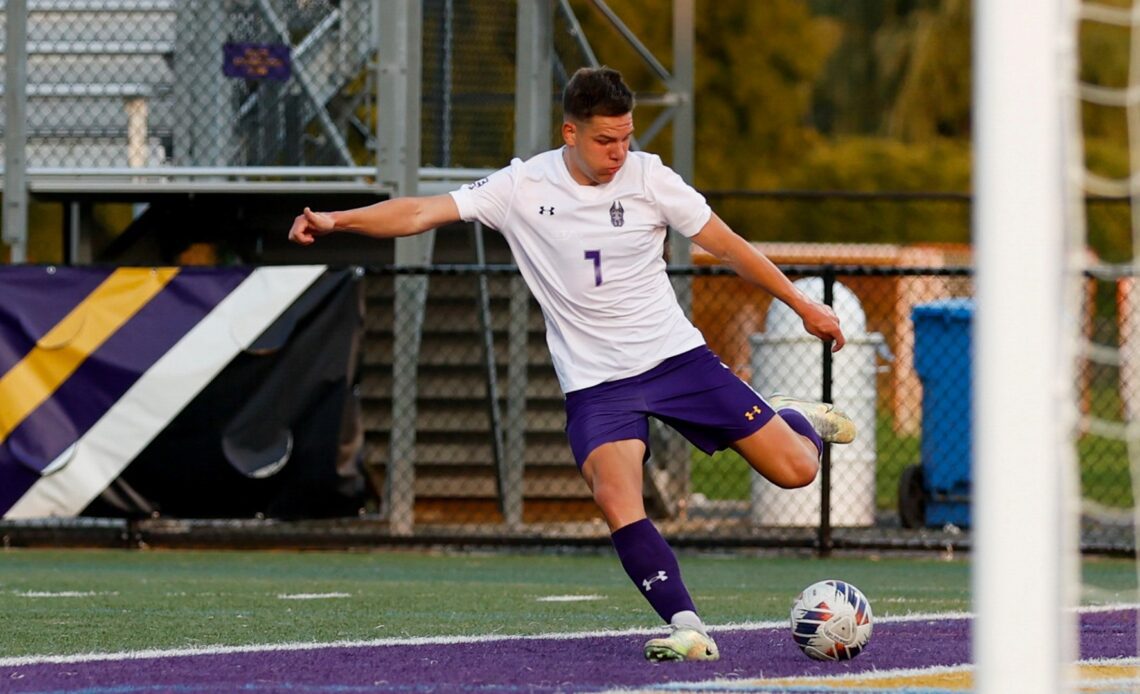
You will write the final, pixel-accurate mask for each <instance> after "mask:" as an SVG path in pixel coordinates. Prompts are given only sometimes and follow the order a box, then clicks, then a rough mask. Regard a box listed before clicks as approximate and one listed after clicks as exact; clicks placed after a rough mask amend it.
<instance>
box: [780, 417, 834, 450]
mask: <svg viewBox="0 0 1140 694" xmlns="http://www.w3.org/2000/svg"><path fill="white" fill-rule="evenodd" d="M777 414H778V415H780V416H781V417H783V419H784V421H785V422H787V423H788V426H790V427H791V428H792V431H794V432H796V433H797V434H799V435H800V436H806V437H808V438H809V439H811V442H812V443H813V444H815V450H817V451H819V453H818V454H817V457H818V456H822V455H823V439H821V438H819V434H818V433H817V432H816V430H815V427H813V426H812V425H811V422H809V421H808V418H807V417H805V416H803V414H802V413H801V412H799V411H798V410H793V409H792V408H790V407H785V408H784V409H782V410H780V411H779V412H777Z"/></svg>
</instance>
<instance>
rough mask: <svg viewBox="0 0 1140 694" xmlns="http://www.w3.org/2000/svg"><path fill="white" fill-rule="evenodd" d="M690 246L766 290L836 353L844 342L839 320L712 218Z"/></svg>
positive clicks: (756, 251)
mask: <svg viewBox="0 0 1140 694" xmlns="http://www.w3.org/2000/svg"><path fill="white" fill-rule="evenodd" d="M693 243H695V244H697V245H698V246H700V247H701V248H703V249H705V250H706V251H708V252H709V253H712V254H713V255H714V256H716V257H717V258H719V259H720V260H721V262H723V263H725V264H726V265H728V266H729V267H731V268H732V269H733V270H734V271H735V272H736V274H738V275H740V276H741V277H743V278H744V279H746V280H748V281H749V282H751V283H753V284H755V285H757V286H759V287H761V288H762V289H764V290H766V291H767V292H768V293H769V294H771V295H772V296H774V297H776V298H777V299H779V300H780V301H783V302H784V303H785V304H787V305H788V306H790V307H791V308H792V310H793V311H795V312H796V313H797V314H798V315H799V317H800V319H801V320H803V323H804V330H807V331H808V332H809V333H810V334H812V335H814V336H816V337H818V338H819V339H821V340H824V341H829V340H830V341H832V342H833V344H832V348H831V349H832V351H836V352H837V351H839V350H840V349H841V348H842V347H843V345H844V343H845V342H846V339H845V338H844V337H843V330H842V329H841V328H840V327H839V318H838V317H836V315H835V312H834V311H832V310H831V307H830V306H827V305H826V304H821V303H819V302H818V301H813V300H812V299H810V298H808V297H807V296H806V295H805V294H804V293H803V292H801V291H800V290H799V289H798V288H797V287H796V286H795V285H794V284H792V281H791V280H789V279H788V276H787V275H785V274H784V273H783V272H781V271H780V268H778V267H776V264H775V263H773V262H772V261H771V260H769V259H768V256H766V255H764V254H763V253H761V252H760V251H759V250H757V249H756V247H755V246H753V245H752V244H750V243H748V242H747V241H745V240H744V239H743V238H741V237H740V235H738V234H737V233H736V232H735V231H733V230H732V229H730V228H729V226H728V225H727V224H725V223H724V220H722V219H721V218H720V217H718V216H716V215H715V214H714V215H713V216H712V217H711V218H709V221H708V222H707V223H706V224H705V225H704V227H702V228H701V230H700V232H698V233H697V235H696V236H693Z"/></svg>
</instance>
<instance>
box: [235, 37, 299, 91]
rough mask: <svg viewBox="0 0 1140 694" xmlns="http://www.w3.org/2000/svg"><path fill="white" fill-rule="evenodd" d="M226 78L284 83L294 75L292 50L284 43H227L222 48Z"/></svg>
mask: <svg viewBox="0 0 1140 694" xmlns="http://www.w3.org/2000/svg"><path fill="white" fill-rule="evenodd" d="M222 53H223V56H224V58H223V61H222V72H223V74H225V76H226V77H238V78H241V79H247V80H278V81H280V82H284V81H285V80H287V79H289V76H290V75H292V73H293V61H292V57H291V56H290V49H289V46H288V45H287V44H283V43H227V44H224V45H223V46H222Z"/></svg>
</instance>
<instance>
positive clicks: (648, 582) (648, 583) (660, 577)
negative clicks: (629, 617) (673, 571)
mask: <svg viewBox="0 0 1140 694" xmlns="http://www.w3.org/2000/svg"><path fill="white" fill-rule="evenodd" d="M668 580H669V575H668V574H666V573H665V572H664V571H658V572H657V575H656V576H650V577H649V578H647V579H645V580H644V581H642V582H641V585H642V586H644V587H645V592H646V593H648V592H649V591H651V590H653V584H654V583H656V582H658V581H668Z"/></svg>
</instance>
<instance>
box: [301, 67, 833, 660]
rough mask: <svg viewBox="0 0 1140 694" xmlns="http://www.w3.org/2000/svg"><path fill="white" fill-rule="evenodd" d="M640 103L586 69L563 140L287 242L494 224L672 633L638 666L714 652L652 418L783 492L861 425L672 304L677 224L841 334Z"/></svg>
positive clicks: (578, 456)
mask: <svg viewBox="0 0 1140 694" xmlns="http://www.w3.org/2000/svg"><path fill="white" fill-rule="evenodd" d="M633 101H634V100H633V94H632V93H631V92H630V90H629V88H628V87H627V86H626V85H625V83H624V82H623V80H622V77H621V75H620V74H619V73H618V72H617V71H615V70H612V69H610V68H606V67H601V68H582V69H580V70H578V71H577V72H576V73H574V75H573V76H572V77H571V79H570V81H569V82H568V83H567V85H566V88H565V90H564V92H563V96H562V106H563V123H562V139H563V143H564V144H563V146H562V147H560V148H558V149H554V150H551V151H549V152H544V153H542V154H538V155H536V156H534V157H532V158H530V159H529V160H527V161H521V160H519V159H515V160H513V161H512V162H511V163H510V165H509V166H507V167H506V168H503V169H501V170H499V171H497V172H495V173H494V174H492V175H490V176H488V177H487V178H485V179H483V180H481V181H477V182H475V183H471V184H468V185H465V186H463V187H462V188H460V189H459V190H456V191H453V192H451V193H448V194H444V195H435V196H423V197H405V198H393V199H391V200H386V201H384V202H380V203H377V204H374V205H369V206H366V207H359V208H355V209H349V210H342V211H337V212H314V211H312V210H310V209H309V208H307V207H306V208H305V209H304V211H303V212H302V213H301V214H300V215H298V216H297V218H296V219H295V220H294V222H293V226H292V228H291V229H290V230H289V238H290V240H292V241H294V242H296V243H299V244H303V245H305V244H311V243H313V242H314V240H316V239H317V238H318V237H320V236H323V235H325V234H328V233H331V232H334V231H348V232H355V233H359V234H366V235H368V236H373V237H378V238H390V237H396V236H409V235H412V234H419V233H422V232H424V231H427V230H429V229H434V228H436V227H439V226H443V225H446V224H450V223H454V222H457V221H459V220H464V221H474V220H479V221H480V222H482V223H483V224H486V225H487V226H489V227H492V228H494V229H498V230H499V232H500V233H502V234H503V236H504V237H505V238H506V240H507V242H508V243H509V244H510V248H511V252H512V253H513V255H514V259H515V262H516V263H517V264H518V267H519V271H520V272H521V273H522V276H523V278H524V279H525V280H526V283H527V285H528V286H529V287H530V290H531V292H532V293H533V294H534V296H535V298H536V299H537V300H538V303H539V305H540V306H541V307H542V313H543V316H544V318H545V320H546V339H547V345H548V346H549V348H550V355H551V358H552V359H553V362H554V369H555V372H556V373H557V375H558V381H559V384H560V386H561V388H562V391H563V393H564V394H565V397H566V433H567V437H568V438H569V440H570V448H571V450H572V452H573V455H574V460H575V461H576V462H577V464H578V466H579V469H580V470H581V473H582V476H583V477H584V478H585V481H586V484H587V485H588V486H589V488H590V490H591V492H592V493H593V497H594V500H595V501H596V502H597V504H598V507H599V508H600V509H601V512H602V514H603V515H604V516H605V520H606V522H607V524H608V525H609V529H610V533H611V538H612V541H613V546H614V549H615V550H616V552H617V555H618V558H619V559H620V561H621V564H622V566H623V567H624V568H625V570H626V573H628V574H629V577H630V579H632V581H633V583H634V585H636V586H637V588H638V590H640V591H641V594H642V595H643V596H644V597H645V599H646V600H648V601H649V603H650V605H652V607H653V609H654V610H656V612H657V614H659V615H660V616H661V618H662V619H663V620H664V621H665V622H666V623H667V624H668V625H669V626H670V627H671V631H670V633H669V634H668V635H667V636H664V637H662V638H654V639H651V640H650V641H649V642H648V643H646V644H645V657H646V658H648V659H650V660H715V659H717V658H718V657H719V653H718V650H717V646H716V643H715V642H714V641H713V639H712V638H711V637H710V636H709V635H708V632H707V631H706V629H705V625H704V624H703V623H702V621H701V619H700V618H699V617H698V616H697V610H696V607H695V606H694V604H693V600H692V598H691V597H690V595H689V591H688V590H687V589H686V587H685V584H684V582H683V581H682V580H681V572H680V569H679V567H678V564H677V559H676V556H675V555H674V553H673V551H672V549H671V548H670V547H669V545H668V544H667V543H666V542H665V540H664V538H662V536H661V534H660V533H659V532H658V531H657V529H656V527H655V526H654V525H653V523H652V521H650V520H649V519H648V517H647V516H646V513H645V505H644V500H643V498H642V475H643V464H644V462H645V461H646V460H647V459H648V458H649V428H648V417H649V416H653V417H656V418H658V419H660V420H661V421H663V422H665V423H667V424H669V425H670V426H672V427H673V428H674V429H676V430H677V431H679V432H680V433H681V434H682V435H684V436H685V437H686V438H687V439H688V440H689V441H691V442H692V443H693V444H694V445H696V446H697V447H698V448H700V449H701V450H703V451H705V452H706V453H712V452H713V451H716V450H720V449H724V448H732V449H734V450H735V451H737V452H738V453H739V454H740V455H741V456H742V457H744V458H745V459H746V460H747V461H748V462H749V464H751V465H752V467H753V468H755V469H756V471H757V472H759V473H760V474H761V475H763V476H764V477H766V478H767V479H768V480H770V481H772V482H773V483H775V484H777V485H779V486H781V487H786V488H794V487H801V486H804V485H807V484H809V483H811V481H812V480H813V479H815V476H816V472H817V470H818V468H819V458H820V454H821V452H822V449H823V442H824V441H832V442H837V443H845V442H848V441H851V440H852V439H853V438H854V435H855V427H854V424H853V423H852V422H851V420H850V419H848V418H847V417H846V416H844V415H843V414H842V413H840V412H838V411H836V410H835V409H834V408H832V407H831V406H830V405H827V404H824V403H816V402H807V401H800V400H792V399H790V398H779V397H773V398H770V399H765V398H763V397H761V396H760V395H759V394H758V393H756V391H754V390H753V389H752V388H751V387H749V386H748V385H747V384H746V383H744V382H743V381H742V380H741V379H740V378H739V377H737V376H736V375H735V374H734V373H732V371H730V370H729V369H728V367H726V366H725V365H724V364H723V363H721V361H720V359H719V358H718V357H717V356H716V355H715V354H713V352H712V351H711V350H710V349H709V348H708V346H707V345H706V343H705V340H704V337H703V336H702V335H701V333H700V331H699V330H697V328H696V327H694V326H693V324H692V323H691V322H689V320H688V319H687V318H686V317H685V314H684V312H683V311H682V310H681V308H680V306H679V304H678V303H677V300H676V295H675V294H674V292H673V288H672V286H671V285H670V283H669V279H668V276H667V274H666V271H665V270H666V264H665V260H664V258H663V257H662V250H663V248H664V240H665V236H666V228H667V227H673V228H674V229H676V230H677V231H678V232H679V233H681V234H683V235H685V236H687V237H689V238H690V239H691V240H692V242H693V243H696V244H697V245H698V246H700V247H701V248H703V249H705V250H706V251H708V252H710V253H712V254H713V255H715V256H716V257H718V258H720V259H721V260H722V261H723V262H725V263H726V264H728V265H729V266H730V267H732V268H733V270H734V271H735V272H736V273H737V274H739V275H740V276H741V277H743V278H745V279H746V280H748V281H750V282H753V283H755V284H756V285H758V286H760V287H762V288H763V289H765V290H767V291H768V292H770V293H771V294H772V295H773V296H774V297H775V298H777V299H779V300H780V301H783V302H784V303H786V304H787V305H788V306H790V307H791V308H792V309H793V310H795V311H796V313H797V314H798V315H799V316H800V318H801V319H802V320H803V326H804V329H805V330H806V331H807V332H809V333H810V334H812V335H814V336H815V337H818V338H819V339H821V340H825V341H831V342H832V343H833V344H832V349H834V350H838V349H840V348H841V347H842V346H843V343H844V337H843V332H842V330H841V328H840V325H839V320H838V319H837V318H836V316H835V313H834V312H833V311H832V310H831V309H830V308H829V307H827V306H825V305H823V304H820V303H817V302H815V301H813V300H811V299H810V298H808V297H807V296H805V295H804V294H803V293H801V292H800V291H799V290H798V288H796V287H795V285H793V284H792V283H791V281H790V280H789V279H788V278H787V277H786V276H785V275H784V274H783V273H782V272H781V271H780V270H779V268H777V267H776V266H775V265H774V264H773V263H772V262H771V261H770V260H769V259H768V258H767V257H765V256H764V255H763V254H762V253H760V252H759V251H758V250H757V249H756V248H755V247H754V246H753V245H752V244H750V243H748V242H747V241H745V240H744V239H742V238H741V237H740V236H738V235H737V234H736V233H735V232H733V231H732V230H731V229H730V228H729V227H728V225H726V224H725V223H724V222H723V221H722V220H721V219H720V217H718V216H717V215H716V214H714V213H713V212H712V210H711V209H710V208H709V206H708V204H706V202H705V199H704V197H703V196H701V195H700V193H698V192H697V191H696V190H694V189H693V188H692V187H691V186H689V185H688V184H686V183H685V181H684V180H682V179H681V177H680V176H679V175H677V174H676V173H675V172H674V171H672V170H671V169H669V167H667V166H665V165H664V164H662V162H661V159H660V158H658V157H657V156H655V155H652V154H647V153H644V152H636V151H634V152H631V151H630V150H629V145H630V137H631V136H632V135H633V106H634V103H633Z"/></svg>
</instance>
